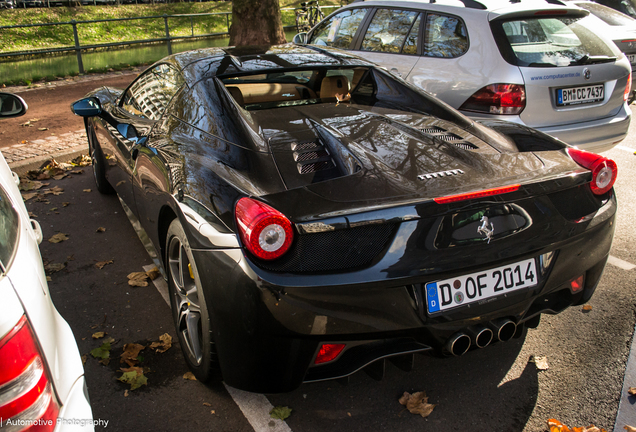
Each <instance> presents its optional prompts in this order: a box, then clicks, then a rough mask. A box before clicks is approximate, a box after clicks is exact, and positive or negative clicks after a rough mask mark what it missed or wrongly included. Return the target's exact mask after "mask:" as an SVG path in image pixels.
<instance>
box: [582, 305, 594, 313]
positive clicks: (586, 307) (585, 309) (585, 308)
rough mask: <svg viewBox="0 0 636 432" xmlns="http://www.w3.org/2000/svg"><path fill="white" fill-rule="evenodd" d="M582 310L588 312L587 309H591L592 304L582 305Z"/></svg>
mask: <svg viewBox="0 0 636 432" xmlns="http://www.w3.org/2000/svg"><path fill="white" fill-rule="evenodd" d="M582 310H583V312H589V311H591V310H592V305H590V304H586V305H583V308H582Z"/></svg>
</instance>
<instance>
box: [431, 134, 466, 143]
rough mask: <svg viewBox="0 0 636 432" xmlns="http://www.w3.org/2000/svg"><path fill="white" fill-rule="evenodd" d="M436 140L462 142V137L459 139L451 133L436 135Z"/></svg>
mask: <svg viewBox="0 0 636 432" xmlns="http://www.w3.org/2000/svg"><path fill="white" fill-rule="evenodd" d="M437 138H439V139H441V140H444V141H449V142H450V141H461V140H463V138H462V137H460V136H459V135H455V134H453V133H445V134H443V135H437Z"/></svg>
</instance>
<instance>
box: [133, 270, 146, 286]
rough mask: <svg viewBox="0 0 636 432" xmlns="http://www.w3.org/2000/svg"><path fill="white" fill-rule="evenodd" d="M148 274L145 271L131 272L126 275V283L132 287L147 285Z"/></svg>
mask: <svg viewBox="0 0 636 432" xmlns="http://www.w3.org/2000/svg"><path fill="white" fill-rule="evenodd" d="M147 279H148V275H147V274H146V272H132V273H130V274H129V275H128V285H130V286H134V287H145V286H148V280H147Z"/></svg>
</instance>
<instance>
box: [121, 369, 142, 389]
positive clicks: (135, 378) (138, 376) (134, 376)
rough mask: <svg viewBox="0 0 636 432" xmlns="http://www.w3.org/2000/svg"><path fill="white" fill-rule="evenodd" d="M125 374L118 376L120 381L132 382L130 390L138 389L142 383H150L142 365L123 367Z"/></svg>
mask: <svg viewBox="0 0 636 432" xmlns="http://www.w3.org/2000/svg"><path fill="white" fill-rule="evenodd" d="M121 371H122V372H123V375H122V376H120V377H119V378H118V380H119V381H121V382H124V383H126V384H130V390H131V391H132V390H136V389H138V388H139V387H141V386H142V385H148V378H146V376H145V375H144V371H143V369H142V368H140V367H130V368H122V369H121Z"/></svg>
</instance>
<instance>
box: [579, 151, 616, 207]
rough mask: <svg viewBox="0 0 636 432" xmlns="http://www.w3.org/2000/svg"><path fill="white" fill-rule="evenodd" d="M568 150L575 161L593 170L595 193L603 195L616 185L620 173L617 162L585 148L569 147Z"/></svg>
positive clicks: (592, 187)
mask: <svg viewBox="0 0 636 432" xmlns="http://www.w3.org/2000/svg"><path fill="white" fill-rule="evenodd" d="M567 150H568V154H569V155H570V157H571V158H572V159H574V162H576V163H577V164H579V165H581V166H582V167H583V168H587V169H589V170H590V171H592V181H591V182H590V189H592V192H593V193H594V194H595V195H603V194H604V193H606V192H607V191H609V190H610V189H611V188H612V186H614V182H615V181H616V175H617V174H618V167H617V166H616V162H614V161H613V160H611V159H608V158H606V157H603V156H601V155H598V154H596V153H591V152H588V151H585V150H579V149H576V148H568V149H567Z"/></svg>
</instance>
